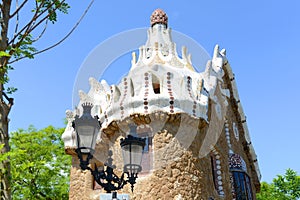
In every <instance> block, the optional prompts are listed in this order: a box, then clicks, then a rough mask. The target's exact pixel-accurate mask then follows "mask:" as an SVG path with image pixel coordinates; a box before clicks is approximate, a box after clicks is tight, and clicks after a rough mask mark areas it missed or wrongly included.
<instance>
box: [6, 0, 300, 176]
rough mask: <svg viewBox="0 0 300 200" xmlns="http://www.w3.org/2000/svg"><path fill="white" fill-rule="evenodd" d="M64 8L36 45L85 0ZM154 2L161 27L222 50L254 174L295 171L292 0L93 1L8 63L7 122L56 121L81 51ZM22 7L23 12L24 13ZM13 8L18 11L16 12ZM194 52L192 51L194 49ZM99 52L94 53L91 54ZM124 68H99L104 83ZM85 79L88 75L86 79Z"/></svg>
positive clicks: (143, 19) (145, 22) (68, 102)
mask: <svg viewBox="0 0 300 200" xmlns="http://www.w3.org/2000/svg"><path fill="white" fill-rule="evenodd" d="M70 5H71V9H70V11H69V14H68V15H64V16H59V21H58V23H57V24H55V25H50V26H49V27H48V32H47V33H46V35H45V37H44V39H43V40H41V41H40V42H39V43H38V44H37V48H38V49H42V48H43V47H46V46H48V45H49V44H50V43H53V42H55V41H58V40H59V39H60V38H61V37H63V36H64V35H65V34H66V33H67V32H68V30H69V29H70V28H72V26H73V25H74V24H75V23H76V20H77V19H78V18H79V17H80V15H81V13H82V12H83V11H84V9H85V7H86V6H87V5H88V2H87V1H86V2H83V1H81V2H80V3H78V2H76V1H74V0H73V1H71V2H70ZM156 8H162V9H163V10H165V11H166V13H167V14H168V17H169V27H171V28H172V29H173V30H176V31H179V32H181V33H184V34H186V35H188V36H189V37H191V38H193V39H194V40H196V41H197V42H198V43H199V44H201V45H202V46H203V47H204V48H205V49H206V50H207V52H208V53H209V54H210V55H212V52H213V48H214V46H215V44H219V45H220V47H221V48H225V49H226V50H227V57H228V59H229V62H230V63H231V67H232V69H233V72H234V73H235V75H236V82H237V87H238V91H239V94H240V98H241V103H242V105H243V108H244V112H245V114H246V116H247V123H248V127H249V131H250V136H251V138H252V141H253V145H254V148H255V150H256V153H257V155H258V161H259V165H260V169H261V172H262V175H263V177H262V180H263V181H268V182H270V181H271V180H272V179H273V178H274V177H275V176H276V175H277V174H283V173H284V172H285V169H287V168H292V169H294V170H296V171H298V173H300V160H299V155H298V154H299V141H300V131H299V124H300V117H299V113H300V107H299V102H300V89H299V87H300V79H299V74H300V65H299V61H298V59H299V55H298V54H299V53H298V52H299V44H300V37H299V35H300V12H299V9H300V2H299V1H297V0H290V1H284V3H283V1H270V0H269V1H258V0H257V1H215V0H214V1H205V2H201V1H197V0H194V1H185V2H183V1H168V0H166V1H161V0H152V1H138V0H131V1H116V0H112V1H95V3H94V4H93V6H92V8H91V10H90V11H89V13H88V14H87V15H86V17H85V19H84V20H83V21H82V23H81V24H80V25H79V27H78V28H77V29H76V31H75V32H74V33H73V34H72V35H71V37H69V38H68V39H67V40H66V41H65V42H64V43H63V44H61V45H60V46H58V47H56V48H55V49H53V50H51V51H48V52H47V53H44V54H41V55H39V56H37V57H36V58H35V59H34V60H23V61H20V62H18V63H16V64H15V65H14V67H15V70H14V71H12V72H11V73H10V78H11V82H10V85H13V86H15V87H17V88H18V91H17V92H16V93H15V94H14V96H13V97H14V98H15V105H14V107H13V109H12V112H11V114H10V119H11V122H10V130H11V131H12V130H16V129H18V128H27V127H28V126H29V125H30V124H33V125H34V126H36V127H37V128H43V127H45V126H47V125H50V124H51V125H54V126H57V127H63V126H64V124H63V119H64V117H65V110H67V109H73V107H72V92H73V84H74V81H75V78H76V74H77V72H78V70H79V68H80V66H81V64H82V63H83V61H84V60H85V58H86V57H87V56H88V55H89V53H90V52H91V51H92V50H93V49H94V48H95V47H96V46H97V45H98V44H100V43H101V42H103V41H104V40H105V39H107V38H109V37H111V36H112V35H115V34H118V33H120V32H122V31H126V30H130V29H135V28H145V27H148V26H149V17H150V15H151V13H152V12H153V10H155V9H156ZM28 13H29V12H28V11H27V12H25V13H23V15H22V16H23V17H26V15H28ZM22 16H21V17H22ZM195 56H197V55H193V57H195ZM99 57H101V55H99ZM129 68H130V57H128V56H127V57H126V56H125V57H122V59H120V60H119V61H116V62H115V63H114V66H113V67H112V68H111V69H110V70H109V71H107V72H106V73H105V74H104V78H105V79H107V80H108V82H109V83H110V84H112V83H115V82H116V81H118V80H119V76H122V75H124V74H123V72H124V71H127V70H128V69H129ZM87 81H88V80H87Z"/></svg>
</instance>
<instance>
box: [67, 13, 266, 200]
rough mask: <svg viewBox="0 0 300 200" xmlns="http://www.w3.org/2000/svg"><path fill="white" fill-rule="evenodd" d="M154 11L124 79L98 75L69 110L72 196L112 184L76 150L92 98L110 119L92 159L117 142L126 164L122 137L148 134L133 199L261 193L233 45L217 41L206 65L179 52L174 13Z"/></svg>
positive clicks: (95, 193)
mask: <svg viewBox="0 0 300 200" xmlns="http://www.w3.org/2000/svg"><path fill="white" fill-rule="evenodd" d="M150 19H151V27H150V28H149V30H148V40H147V42H146V44H145V45H144V46H142V47H140V50H139V54H138V58H136V56H135V54H133V57H132V62H131V63H132V66H131V69H130V71H129V72H128V74H127V75H126V76H125V77H124V78H123V79H122V80H121V81H120V83H119V84H118V85H112V86H108V84H107V83H106V82H105V81H101V82H98V81H97V80H96V79H94V78H90V80H89V82H90V86H91V88H90V90H89V92H88V93H84V92H82V91H80V94H79V96H80V103H79V106H78V108H76V109H75V110H74V111H67V119H68V122H69V123H68V125H67V127H66V130H65V132H64V134H63V140H64V142H65V150H66V153H68V154H70V155H71V156H72V158H73V159H72V166H71V174H70V199H72V200H75V199H81V200H82V199H99V198H100V193H103V192H104V191H103V190H102V188H101V187H100V186H99V185H97V184H96V183H95V181H94V180H93V177H92V175H91V174H90V172H89V171H82V170H81V169H80V167H79V161H78V158H77V155H76V154H75V151H74V150H75V149H76V136H75V132H74V129H73V127H72V125H71V124H72V121H73V120H74V116H75V115H76V114H79V115H80V114H81V112H82V107H81V104H82V103H84V102H90V103H92V104H93V105H94V107H93V109H92V114H93V115H98V116H99V119H100V121H101V122H102V127H101V130H100V132H99V136H98V141H97V145H96V153H95V154H96V155H97V156H96V157H95V158H94V159H93V160H92V163H96V165H97V167H99V168H101V167H102V166H103V164H104V162H105V160H106V158H107V152H108V150H112V151H113V156H114V157H113V159H114V161H115V162H116V171H118V169H122V167H121V163H122V157H121V155H120V148H119V145H118V144H119V141H120V138H123V137H124V136H125V135H126V133H127V132H128V130H129V129H132V127H133V130H134V134H135V135H136V136H139V137H143V138H146V147H145V149H144V155H143V161H142V167H143V171H142V172H141V173H140V174H139V178H138V179H137V183H136V184H135V189H134V192H133V193H131V191H130V186H128V187H127V186H126V187H124V189H122V190H121V191H118V193H128V194H129V195H130V198H131V199H178V200H179V199H204V200H206V199H237V200H244V199H245V200H250V199H256V198H255V193H256V192H257V191H258V190H259V188H260V183H259V181H260V177H261V175H260V171H259V168H258V163H257V157H256V154H255V151H254V149H253V146H252V143H251V140H250V137H249V132H248V128H247V122H246V117H245V114H244V112H243V108H242V105H241V102H240V98H239V95H238V91H237V87H236V82H235V77H234V74H233V73H232V69H231V67H230V64H229V62H228V60H227V58H226V51H225V50H224V49H223V50H221V51H220V50H219V47H218V45H217V46H216V47H215V49H214V53H213V57H212V59H211V60H209V61H208V63H207V66H206V69H205V71H203V72H200V73H199V72H197V71H196V70H195V69H194V66H193V64H192V61H191V57H190V56H189V55H187V53H186V52H187V51H186V49H185V48H183V50H182V54H181V56H179V55H178V54H177V52H176V45H175V43H174V42H173V41H172V38H171V29H170V28H168V17H167V15H166V13H164V11H162V10H160V9H157V10H155V11H154V12H153V14H152V16H151V18H150ZM193 56H197V55H193ZM119 171H120V173H121V171H122V170H119Z"/></svg>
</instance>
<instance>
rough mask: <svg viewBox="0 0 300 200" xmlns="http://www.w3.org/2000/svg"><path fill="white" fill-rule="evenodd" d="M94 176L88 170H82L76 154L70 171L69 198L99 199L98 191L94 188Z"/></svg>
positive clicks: (72, 199)
mask: <svg viewBox="0 0 300 200" xmlns="http://www.w3.org/2000/svg"><path fill="white" fill-rule="evenodd" d="M93 188H94V178H93V176H92V175H91V172H90V171H88V170H85V171H82V170H81V169H80V166H79V160H78V158H77V157H76V156H73V158H72V167H71V172H70V193H69V199H70V200H96V199H97V200H99V195H100V191H99V190H94V189H93Z"/></svg>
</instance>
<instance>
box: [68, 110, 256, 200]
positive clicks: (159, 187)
mask: <svg viewBox="0 0 300 200" xmlns="http://www.w3.org/2000/svg"><path fill="white" fill-rule="evenodd" d="M226 116H227V122H228V124H229V132H230V142H231V145H232V150H233V151H234V153H237V154H239V155H241V156H242V157H243V158H244V160H245V162H246V165H247V167H248V168H249V167H250V161H249V160H248V159H247V155H246V153H245V152H244V148H243V144H242V143H243V135H242V134H243V132H242V130H239V134H240V137H239V138H240V139H239V141H238V140H237V139H236V138H235V136H234V133H233V127H232V123H233V122H235V123H236V124H238V120H237V119H236V115H235V113H234V109H233V108H231V107H229V109H228V111H227V115H226ZM179 123H182V122H180V121H176V122H173V123H166V124H165V125H164V127H163V131H159V132H158V133H156V134H154V137H153V149H154V151H153V163H154V164H153V170H152V173H149V174H148V175H147V174H146V175H143V176H140V177H139V178H138V179H137V183H136V184H135V186H134V192H133V193H132V192H131V188H130V185H129V184H128V185H126V186H125V187H124V189H123V190H120V191H118V193H128V194H130V198H131V199H133V200H139V199H150V200H152V199H153V200H156V199H161V200H163V199H166V200H169V199H174V200H179V199H180V200H183V199H187V200H189V199H197V200H198V199H203V200H207V199H209V197H212V198H213V199H215V200H218V199H219V200H224V199H226V200H227V199H228V200H229V199H233V198H232V194H231V192H232V189H231V188H232V187H231V183H230V174H229V165H228V156H229V147H228V143H227V140H226V135H225V130H224V129H223V131H222V133H221V135H220V137H219V139H218V141H217V143H216V144H215V145H214V148H215V149H216V150H217V151H218V154H219V155H220V162H221V172H222V173H221V177H222V181H223V191H224V194H225V195H224V196H221V195H219V194H218V192H217V190H216V188H215V186H214V179H213V167H212V161H211V155H212V154H208V155H206V156H205V157H202V158H199V150H200V147H201V145H202V142H203V140H204V138H205V134H206V133H207V129H208V125H206V126H202V127H200V128H199V130H198V132H197V134H196V135H195V137H194V140H193V142H192V144H191V145H190V146H189V147H188V148H186V147H185V146H184V145H182V143H181V142H180V141H178V138H177V137H176V134H177V132H178V127H179V125H180V124H179ZM186 134H189V133H188V132H187V133H186ZM120 137H121V136H120V134H115V135H112V136H110V137H109V138H107V139H106V140H107V141H105V143H107V142H108V140H109V141H110V142H114V145H113V146H111V147H112V150H113V152H114V154H113V159H114V164H115V165H116V166H117V169H121V168H122V167H121V166H122V158H121V152H120V150H121V149H120V144H119V142H120ZM99 145H100V144H98V147H97V149H98V150H99V149H100V150H101V151H102V152H103V151H104V149H106V147H105V148H104V147H101V148H100V146H101V145H100V146H99ZM100 150H99V151H100ZM103 157H105V155H103ZM78 164H79V161H78V159H77V157H74V158H73V165H72V169H71V182H70V199H72V200H73V199H74V200H77V199H99V196H100V193H105V191H103V190H101V189H97V190H94V189H93V188H94V181H93V178H92V176H91V174H90V172H89V171H84V172H82V170H80V168H79V166H78ZM248 172H251V170H250V169H248ZM116 173H117V174H118V175H120V174H121V172H120V171H119V170H117V171H116ZM248 175H249V177H250V178H251V173H250V174H248ZM251 180H252V179H251ZM252 190H253V194H254V196H255V188H254V186H253V183H252ZM87 195H88V196H87ZM254 199H255V197H254Z"/></svg>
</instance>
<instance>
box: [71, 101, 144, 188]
mask: <svg viewBox="0 0 300 200" xmlns="http://www.w3.org/2000/svg"><path fill="white" fill-rule="evenodd" d="M92 107H93V104H91V103H84V104H82V108H83V114H82V115H81V116H80V117H79V116H78V115H76V116H75V119H74V121H73V124H72V125H73V128H74V129H75V131H76V136H77V149H76V153H77V156H78V158H79V160H80V167H81V169H82V170H87V169H88V170H90V171H91V173H92V175H93V176H94V179H95V181H96V182H97V183H98V184H99V185H100V186H102V187H103V189H104V190H105V191H106V192H107V193H111V191H116V190H119V189H122V188H123V187H124V185H126V184H127V183H130V184H131V191H132V192H133V187H134V184H135V183H136V182H135V181H136V178H137V175H138V173H139V172H141V170H142V167H141V160H142V154H143V153H142V152H143V148H144V146H145V139H142V138H138V137H134V136H132V135H130V133H129V135H128V136H127V137H126V138H125V139H121V141H120V145H121V148H122V153H123V161H124V171H123V173H122V175H121V177H118V176H117V175H116V174H115V173H114V172H113V168H114V166H113V163H112V161H113V159H112V158H111V156H112V151H109V154H108V156H109V157H108V160H107V163H105V168H106V169H103V170H100V171H99V170H98V168H97V167H96V164H95V169H94V170H93V169H92V168H90V167H89V161H90V160H91V159H92V158H93V154H94V153H95V146H96V139H97V136H98V132H99V130H100V128H101V123H100V121H99V119H98V116H95V117H92V115H91V110H92ZM125 175H126V177H125Z"/></svg>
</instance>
